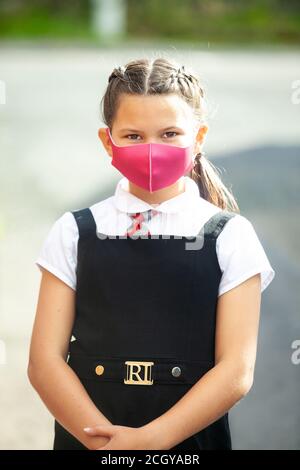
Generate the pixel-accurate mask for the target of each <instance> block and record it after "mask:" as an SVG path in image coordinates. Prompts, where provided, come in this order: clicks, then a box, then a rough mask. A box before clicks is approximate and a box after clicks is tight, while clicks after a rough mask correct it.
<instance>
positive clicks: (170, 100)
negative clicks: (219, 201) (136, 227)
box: [98, 94, 208, 203]
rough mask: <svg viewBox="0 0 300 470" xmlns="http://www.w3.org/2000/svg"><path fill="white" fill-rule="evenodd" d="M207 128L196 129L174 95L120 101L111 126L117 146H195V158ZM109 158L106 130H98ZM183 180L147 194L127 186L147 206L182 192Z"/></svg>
mask: <svg viewBox="0 0 300 470" xmlns="http://www.w3.org/2000/svg"><path fill="white" fill-rule="evenodd" d="M207 130H208V128H207V126H206V125H202V126H200V127H199V125H198V126H197V122H196V120H195V116H194V114H193V110H192V108H191V107H190V106H189V105H188V104H187V103H186V102H185V101H184V100H183V99H182V98H181V97H180V96H178V95H176V94H164V95H163V94H162V95H145V96H143V95H129V94H123V95H121V97H120V101H119V106H118V109H117V112H116V115H115V117H114V121H113V124H112V130H111V135H112V138H113V140H114V142H115V143H116V144H117V145H120V146H123V145H136V144H141V143H150V142H153V143H166V144H170V145H178V146H181V147H183V146H188V145H190V144H191V143H193V142H194V155H196V154H197V153H198V152H200V150H201V147H202V144H203V141H204V137H205V134H206V132H207ZM98 135H99V138H100V139H101V141H102V143H103V145H104V147H105V149H106V151H107V153H108V155H109V156H110V157H112V148H111V143H110V140H109V138H108V136H107V134H106V131H105V127H104V128H100V129H99V130H98ZM183 181H184V179H183V178H180V180H178V181H177V182H175V183H174V184H173V185H171V186H168V187H167V188H163V189H161V190H158V191H155V192H154V193H152V194H150V193H148V192H147V191H145V190H144V189H142V188H139V187H138V186H136V185H134V184H133V183H131V182H130V183H129V185H130V191H131V192H132V193H133V194H135V195H136V196H138V197H140V198H142V199H144V200H147V202H150V203H151V202H152V203H156V202H161V201H163V200H165V199H169V198H171V197H173V196H175V195H176V194H178V193H180V192H183V191H184V184H183Z"/></svg>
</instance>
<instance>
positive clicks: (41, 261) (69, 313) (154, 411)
mask: <svg viewBox="0 0 300 470" xmlns="http://www.w3.org/2000/svg"><path fill="white" fill-rule="evenodd" d="M204 105H205V103H204V92H203V89H202V87H201V84H200V82H199V79H198V78H197V77H196V76H195V74H193V73H191V72H188V71H186V70H185V68H184V66H181V67H179V66H178V64H176V63H175V62H173V61H169V60H167V59H164V58H156V59H155V60H147V59H142V60H135V61H131V62H129V63H128V64H127V65H126V66H122V67H117V68H115V69H114V70H113V72H112V73H111V75H110V76H109V79H108V84H107V89H106V91H105V94H104V97H103V118H104V119H103V120H104V122H105V124H106V126H107V127H104V128H100V129H99V131H98V135H99V138H100V139H101V142H102V144H103V145H104V147H105V149H106V151H107V153H108V155H109V156H110V157H111V158H112V160H111V163H112V165H113V166H115V167H116V168H118V169H119V171H120V172H121V173H122V178H121V179H120V181H119V182H118V184H117V186H116V189H115V193H114V195H113V196H111V197H108V198H106V199H104V200H101V201H99V202H97V203H95V204H93V205H92V206H91V207H86V208H82V209H80V210H79V209H78V210H74V211H67V212H65V213H64V214H63V215H62V216H61V217H59V218H58V219H57V220H56V221H55V223H54V225H53V227H52V228H51V230H50V232H49V234H48V236H47V238H46V239H45V241H44V244H43V247H42V250H41V252H40V254H39V256H38V258H37V260H36V264H37V266H38V267H39V268H40V270H41V272H42V279H41V285H40V291H39V298H38V304H37V311H36V318H35V323H34V327H33V333H32V339H31V347H30V360H29V365H28V376H29V379H30V382H31V384H32V385H33V387H34V388H35V390H36V391H37V392H38V394H39V395H40V397H41V399H42V400H43V401H44V403H45V405H46V406H47V407H48V409H49V410H50V412H51V413H52V414H53V416H54V417H55V420H54V424H55V437H54V444H53V449H55V450H56V449H57V450H58V449H90V450H92V449H100V450H104V449H105V450H107V449H110V450H111V449H123V450H124V449H172V450H175V449H176V450H185V449H188V450H194V451H197V450H200V449H231V448H232V444H231V436H230V428H229V420H228V410H229V409H230V408H231V407H232V406H234V405H235V404H236V403H237V402H238V401H239V400H241V399H242V398H243V397H244V396H245V395H246V394H247V393H248V391H249V390H250V388H251V386H252V383H253V375H254V365H255V358H256V349H257V335H258V326H259V312H260V301H261V292H262V291H263V290H264V289H265V288H266V287H267V286H268V285H269V283H270V282H271V281H272V279H273V277H274V274H275V272H274V270H273V269H272V267H271V265H270V263H269V261H268V259H267V256H266V254H265V252H264V249H263V247H262V245H261V243H260V241H259V239H258V237H257V235H256V232H255V230H254V228H253V226H252V224H251V222H250V221H249V220H248V219H247V218H245V217H244V216H242V215H240V214H239V208H238V206H237V203H236V201H235V199H234V197H233V195H232V194H231V192H230V191H229V190H228V189H227V188H226V187H225V186H224V185H223V183H222V182H221V180H220V179H219V177H218V175H217V173H216V172H215V170H214V167H213V165H212V164H211V163H209V161H208V160H207V159H206V158H205V157H204V154H203V152H202V147H203V143H204V139H205V135H206V132H207V129H208V127H207V125H206V121H205V115H204V109H205V106H204Z"/></svg>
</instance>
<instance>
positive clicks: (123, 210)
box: [35, 176, 275, 296]
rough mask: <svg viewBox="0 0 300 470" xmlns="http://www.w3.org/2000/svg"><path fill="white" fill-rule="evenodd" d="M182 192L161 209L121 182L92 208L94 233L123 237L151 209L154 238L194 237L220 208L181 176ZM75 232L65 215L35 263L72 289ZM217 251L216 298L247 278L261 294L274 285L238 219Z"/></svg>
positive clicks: (255, 241) (250, 232) (247, 226)
mask: <svg viewBox="0 0 300 470" xmlns="http://www.w3.org/2000/svg"><path fill="white" fill-rule="evenodd" d="M182 178H184V181H185V190H184V192H182V193H181V194H179V195H177V196H175V197H173V198H171V199H168V200H166V201H164V202H162V203H160V204H156V205H154V204H153V205H150V204H148V203H147V202H145V201H143V200H142V199H140V198H138V197H136V196H135V195H134V194H132V193H130V191H129V181H128V179H127V178H126V177H122V178H121V179H120V180H119V182H118V183H117V185H116V188H115V192H114V194H113V195H112V196H110V197H108V198H106V199H103V200H101V201H99V202H97V203H95V204H93V205H92V206H90V209H91V211H92V214H93V216H94V219H95V222H96V226H97V232H99V233H102V234H107V235H124V234H125V233H126V230H127V229H128V227H129V226H130V225H131V223H132V219H131V218H130V216H129V215H128V213H133V212H143V211H146V210H148V209H155V210H156V211H157V215H155V216H153V217H152V218H151V220H150V221H149V222H148V223H147V226H148V227H149V230H150V233H151V234H152V235H156V234H161V235H179V236H180V235H181V236H195V235H197V234H198V233H199V232H200V230H201V227H203V225H204V224H205V222H207V221H208V220H209V219H210V217H211V216H212V215H214V214H215V213H217V212H219V211H220V210H221V209H220V208H219V207H218V206H216V205H214V204H212V203H210V202H208V201H206V200H205V199H204V198H202V197H201V196H200V194H199V189H198V186H197V184H196V182H195V181H193V180H192V179H191V178H190V177H189V176H183V177H182ZM77 242H78V227H77V224H76V221H75V218H74V216H73V214H72V213H71V211H67V212H65V213H63V214H62V215H61V216H60V217H59V218H58V219H57V220H56V221H55V222H54V223H53V225H52V227H51V228H50V230H49V232H48V234H47V236H46V238H45V240H44V242H43V244H42V247H41V249H40V252H39V254H38V257H37V259H36V260H35V264H36V265H37V266H38V267H40V266H42V267H44V268H45V269H47V270H48V271H50V272H51V273H52V274H54V275H55V276H57V277H58V278H59V279H61V280H62V281H63V282H65V283H66V284H67V285H68V286H70V287H71V288H72V289H74V290H76V265H77ZM216 252H217V257H218V262H219V266H220V269H221V271H222V277H221V281H220V284H219V293H218V295H219V296H220V295H222V294H224V293H225V292H227V291H228V290H230V289H232V288H234V287H236V286H237V285H239V284H240V283H242V282H244V281H245V280H246V279H248V278H249V277H251V276H253V275H255V274H258V273H260V274H261V292H262V291H263V290H264V289H265V288H266V287H267V286H268V285H269V284H270V282H271V281H272V280H273V278H274V275H275V271H274V269H273V268H272V266H271V265H270V262H269V260H268V258H267V256H266V253H265V251H264V248H263V246H262V244H261V242H260V240H259V238H258V236H257V234H256V232H255V230H254V227H253V225H252V223H251V222H250V221H249V220H248V219H247V218H246V217H244V216H242V215H240V214H236V215H235V217H233V218H232V219H230V220H229V221H228V222H227V223H226V225H225V226H224V228H223V230H222V232H221V233H220V235H219V236H218V238H217V241H216Z"/></svg>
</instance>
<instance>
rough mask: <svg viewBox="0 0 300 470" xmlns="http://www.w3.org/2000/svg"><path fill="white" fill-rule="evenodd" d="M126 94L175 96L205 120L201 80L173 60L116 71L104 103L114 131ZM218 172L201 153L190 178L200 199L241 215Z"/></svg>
mask: <svg viewBox="0 0 300 470" xmlns="http://www.w3.org/2000/svg"><path fill="white" fill-rule="evenodd" d="M123 93H127V94H138V95H153V94H157V93H158V94H170V93H176V94H177V95H179V96H180V97H181V98H183V99H184V100H185V101H186V102H187V103H188V104H189V105H190V106H192V108H193V111H194V114H195V117H196V119H197V121H198V122H199V123H201V122H203V119H204V114H205V111H204V90H203V87H202V85H201V84H200V81H199V79H198V78H197V77H196V75H195V74H193V73H191V71H187V70H186V69H185V66H184V65H181V66H180V65H179V64H177V63H176V62H175V61H174V60H169V59H166V58H156V59H154V60H151V59H147V58H143V59H137V60H132V61H130V62H128V63H127V64H126V65H123V66H119V67H115V68H114V70H113V71H112V72H111V74H110V76H109V78H108V84H107V88H106V90H105V93H104V95H103V97H102V100H101V106H102V119H103V122H104V123H105V124H106V125H107V126H108V127H109V128H110V129H112V123H113V120H114V117H115V114H116V110H117V107H118V104H119V100H120V98H121V95H122V94H123ZM217 170H218V169H217V168H216V167H215V166H214V165H213V164H212V163H211V162H210V161H209V160H208V159H207V158H206V157H205V155H204V153H203V152H199V153H198V154H197V155H196V157H195V164H194V167H193V169H192V170H191V172H190V174H189V176H190V177H191V178H192V179H193V180H194V181H195V182H196V183H197V185H198V188H199V192H200V195H201V196H202V197H203V198H204V199H206V200H207V201H209V202H211V203H212V204H215V205H216V206H218V207H220V208H221V209H225V210H231V211H234V212H239V207H238V205H237V202H236V200H235V198H234V196H233V194H232V193H231V191H230V190H229V189H228V188H226V186H225V185H224V184H223V182H222V181H221V179H220V177H219V175H218V174H217Z"/></svg>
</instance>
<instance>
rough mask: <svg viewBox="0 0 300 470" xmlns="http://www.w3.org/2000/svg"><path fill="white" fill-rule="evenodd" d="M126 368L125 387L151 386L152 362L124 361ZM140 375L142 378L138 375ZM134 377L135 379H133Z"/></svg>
mask: <svg viewBox="0 0 300 470" xmlns="http://www.w3.org/2000/svg"><path fill="white" fill-rule="evenodd" d="M125 364H126V366H127V371H126V379H124V384H127V385H153V379H151V376H152V366H153V365H154V362H144V361H138V362H137V361H126V362H125ZM140 372H141V373H142V376H141V375H140ZM133 377H135V378H133Z"/></svg>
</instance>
